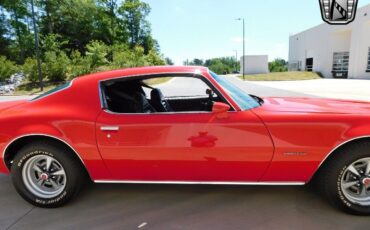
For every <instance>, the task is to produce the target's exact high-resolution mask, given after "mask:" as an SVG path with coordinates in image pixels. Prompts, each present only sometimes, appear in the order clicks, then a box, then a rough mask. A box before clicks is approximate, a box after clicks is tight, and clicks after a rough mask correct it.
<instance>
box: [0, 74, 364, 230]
mask: <svg viewBox="0 0 370 230" xmlns="http://www.w3.org/2000/svg"><path fill="white" fill-rule="evenodd" d="M230 79H231V81H234V82H235V83H237V84H238V86H239V87H240V88H242V89H243V90H246V91H247V92H249V93H252V94H256V95H260V96H305V97H311V96H313V97H315V96H318V95H310V94H305V93H300V92H295V91H290V90H286V89H283V88H281V87H280V88H277V87H276V88H274V87H271V85H270V86H264V85H262V84H255V83H250V82H246V83H244V82H241V81H239V80H238V79H236V78H230ZM369 82H370V81H369ZM175 83H176V82H174V81H170V82H169V83H168V85H167V87H169V86H171V84H175ZM182 83H183V82H182ZM359 84H360V83H359ZM189 87H191V86H189ZM9 99H17V97H15V98H10V97H6V98H5V97H0V100H9ZM22 99H23V98H22ZM369 226H370V218H369V217H358V216H351V215H347V214H344V213H342V212H340V211H337V210H336V209H335V208H332V207H331V206H330V205H329V204H328V203H327V202H326V201H325V200H324V199H323V198H322V197H321V196H320V195H319V194H317V192H315V191H314V189H312V188H311V187H308V186H297V187H295V186H286V187H282V186H216V185H214V186H204V185H196V186H195V185H127V184H121V185H115V184H92V185H88V186H86V187H85V188H84V190H83V192H82V193H81V194H80V195H79V196H78V197H77V198H76V199H75V200H73V201H72V202H70V203H69V204H68V205H67V206H65V207H62V208H58V209H41V208H37V207H33V206H31V205H29V204H28V203H27V202H25V201H24V200H23V199H22V198H21V197H20V196H19V195H18V194H17V193H16V191H15V189H14V188H13V186H12V183H11V179H10V177H9V176H6V175H0V229H1V230H3V229H214V230H217V229H300V230H304V229H331V228H335V229H336V230H340V229H361V230H363V229H369Z"/></svg>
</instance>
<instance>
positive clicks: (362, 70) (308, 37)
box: [289, 5, 370, 79]
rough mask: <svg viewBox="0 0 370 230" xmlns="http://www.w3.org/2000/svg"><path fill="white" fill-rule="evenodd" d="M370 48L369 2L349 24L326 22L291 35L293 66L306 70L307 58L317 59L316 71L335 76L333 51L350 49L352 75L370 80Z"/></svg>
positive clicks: (350, 72)
mask: <svg viewBox="0 0 370 230" xmlns="http://www.w3.org/2000/svg"><path fill="white" fill-rule="evenodd" d="M366 13H367V14H366ZM369 47H370V5H367V6H365V7H362V8H360V9H358V11H357V15H356V20H355V21H354V22H352V23H350V24H348V25H340V26H333V25H328V24H326V23H323V24H321V25H318V26H316V27H313V28H311V29H308V30H306V31H303V32H301V33H298V34H295V35H292V36H290V38H289V69H290V70H305V61H306V58H313V71H316V72H321V73H322V74H323V76H325V77H332V72H331V71H332V66H333V53H334V52H350V59H349V66H348V77H349V78H369V79H370V73H368V72H366V67H367V56H368V49H369ZM298 63H301V65H300V66H299V65H298ZM299 67H300V68H299Z"/></svg>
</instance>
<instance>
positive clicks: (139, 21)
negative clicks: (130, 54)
mask: <svg viewBox="0 0 370 230" xmlns="http://www.w3.org/2000/svg"><path fill="white" fill-rule="evenodd" d="M118 13H119V14H120V15H121V16H122V18H123V23H124V24H125V25H126V27H125V29H126V31H127V34H128V42H129V44H130V46H131V48H133V47H135V46H137V45H140V46H142V47H144V49H145V50H144V51H145V53H146V54H147V53H148V52H149V50H150V49H151V48H152V47H153V45H154V41H153V39H152V37H151V35H150V24H149V22H148V21H147V20H146V17H147V16H148V15H149V13H150V6H149V4H148V3H145V2H142V1H140V0H125V1H124V2H123V3H122V5H121V6H120V7H119V8H118Z"/></svg>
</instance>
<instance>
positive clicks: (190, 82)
mask: <svg viewBox="0 0 370 230" xmlns="http://www.w3.org/2000/svg"><path fill="white" fill-rule="evenodd" d="M144 83H146V84H147V85H148V86H150V87H152V88H156V89H159V90H160V91H161V92H162V93H163V95H164V96H165V97H166V98H169V99H171V98H184V97H208V94H207V89H209V88H210V87H209V86H208V85H207V84H206V83H205V82H204V81H203V80H201V79H199V78H194V77H160V78H152V79H147V80H144ZM150 90H151V89H150V88H146V89H145V91H146V93H147V94H148V95H150V93H149V92H150Z"/></svg>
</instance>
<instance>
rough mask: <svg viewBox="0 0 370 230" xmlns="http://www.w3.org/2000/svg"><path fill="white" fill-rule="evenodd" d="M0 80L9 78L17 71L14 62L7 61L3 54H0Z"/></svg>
mask: <svg viewBox="0 0 370 230" xmlns="http://www.w3.org/2000/svg"><path fill="white" fill-rule="evenodd" d="M0 63H1V64H0V80H1V81H4V80H6V79H9V78H10V76H11V75H12V74H14V73H16V72H17V70H18V68H17V66H16V65H15V63H14V62H12V61H9V60H8V59H6V57H4V56H0Z"/></svg>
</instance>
